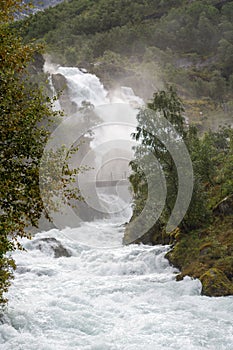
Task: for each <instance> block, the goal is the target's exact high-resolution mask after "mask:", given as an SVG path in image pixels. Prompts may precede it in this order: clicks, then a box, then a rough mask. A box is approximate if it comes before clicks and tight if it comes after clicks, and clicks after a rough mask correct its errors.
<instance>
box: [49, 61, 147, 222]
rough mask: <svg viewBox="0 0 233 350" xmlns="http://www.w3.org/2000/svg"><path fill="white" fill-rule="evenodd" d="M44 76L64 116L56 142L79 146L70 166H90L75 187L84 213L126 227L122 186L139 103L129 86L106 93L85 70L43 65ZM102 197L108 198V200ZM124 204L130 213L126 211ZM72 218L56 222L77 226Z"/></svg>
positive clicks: (126, 199)
mask: <svg viewBox="0 0 233 350" xmlns="http://www.w3.org/2000/svg"><path fill="white" fill-rule="evenodd" d="M44 71H45V72H47V73H49V74H50V77H51V78H50V79H51V80H50V81H51V84H52V89H53V91H55V92H56V93H59V94H60V95H59V101H58V102H59V104H60V106H61V108H62V109H63V110H64V112H65V120H64V125H65V127H64V128H63V129H64V130H63V131H64V135H61V136H59V137H58V139H59V140H58V142H60V141H61V138H62V139H63V140H64V143H65V144H66V143H67V144H69V143H70V140H71V139H72V140H73V143H74V144H79V151H78V152H77V154H75V155H73V156H72V158H71V164H72V166H78V167H80V166H85V167H89V170H88V171H86V172H84V173H82V174H79V176H78V177H77V182H76V185H77V186H78V187H79V189H80V191H81V194H82V196H83V197H84V199H85V203H86V204H87V205H88V207H89V209H90V208H91V211H92V210H94V212H95V213H94V214H93V215H91V217H92V219H93V217H95V216H96V213H97V212H99V213H104V214H107V215H110V216H111V215H112V216H114V215H116V216H119V215H122V220H123V221H124V222H125V221H126V220H127V219H128V218H129V217H130V214H129V213H131V208H130V201H131V194H130V192H129V190H128V187H129V183H128V182H127V178H128V176H129V174H130V169H129V165H128V164H129V162H130V160H131V159H132V158H133V150H132V147H133V146H134V144H135V142H134V141H132V139H131V134H132V132H134V130H135V127H136V115H137V112H138V107H139V106H141V105H142V104H143V101H142V99H140V98H139V97H137V96H135V94H134V92H133V90H132V88H131V87H125V86H122V87H120V88H118V89H115V90H113V91H107V90H106V89H105V88H104V86H103V84H102V83H101V81H100V80H99V78H98V77H97V76H95V75H94V74H90V73H88V72H87V71H86V70H85V69H79V68H77V67H61V66H58V65H54V64H52V63H50V62H48V61H46V62H45V66H44ZM66 119H67V124H66ZM74 124H75V127H74ZM76 134H77V135H76ZM122 180H123V182H122ZM101 181H102V182H101ZM110 183H111V184H112V185H111V186H110V185H109V184H110ZM105 184H106V186H105ZM117 184H119V185H117ZM98 186H101V190H100V189H98V188H97V187H98ZM106 196H110V197H109V198H111V199H110V201H109V200H108V199H107V197H106ZM113 196H115V200H113ZM113 202H114V204H113V205H111V204H112V203H113ZM124 203H125V204H126V205H127V206H128V207H129V208H130V209H126V208H125V204H124ZM78 205H79V206H82V204H78ZM121 211H122V213H121V214H119V213H120V212H121ZM86 212H87V210H86ZM124 213H128V214H124ZM59 215H60V214H59ZM88 215H89V214H88ZM71 216H72V215H71ZM71 216H70V215H67V218H69V219H66V220H65V217H63V218H62V219H60V220H59V222H62V223H63V224H62V225H63V227H65V226H68V225H69V226H72V227H75V226H76V225H77V222H76V221H75V220H73V219H71ZM97 217H99V216H98V215H97Z"/></svg>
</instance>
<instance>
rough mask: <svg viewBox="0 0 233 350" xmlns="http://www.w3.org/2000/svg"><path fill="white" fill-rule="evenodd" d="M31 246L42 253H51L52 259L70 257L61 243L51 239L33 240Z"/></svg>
mask: <svg viewBox="0 0 233 350" xmlns="http://www.w3.org/2000/svg"><path fill="white" fill-rule="evenodd" d="M32 244H33V246H34V247H35V248H36V249H39V250H41V251H42V252H45V253H48V252H49V251H51V252H53V255H54V258H60V257H62V256H65V257H70V256H71V255H72V254H71V253H70V251H68V249H66V248H65V247H63V245H62V244H61V242H59V241H58V240H57V239H56V238H53V237H45V238H38V239H35V240H34V241H33V242H32Z"/></svg>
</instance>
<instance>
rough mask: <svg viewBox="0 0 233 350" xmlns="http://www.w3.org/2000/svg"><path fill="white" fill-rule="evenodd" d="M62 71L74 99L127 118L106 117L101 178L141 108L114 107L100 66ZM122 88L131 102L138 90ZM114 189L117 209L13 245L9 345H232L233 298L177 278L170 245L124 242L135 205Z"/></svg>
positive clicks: (166, 348) (160, 349)
mask: <svg viewBox="0 0 233 350" xmlns="http://www.w3.org/2000/svg"><path fill="white" fill-rule="evenodd" d="M58 71H59V72H60V73H61V72H62V74H64V76H65V79H66V80H67V83H68V86H69V89H70V90H69V93H70V99H71V102H73V103H75V104H80V103H81V102H82V99H83V98H85V99H89V101H90V102H91V103H95V104H98V103H100V104H104V106H105V107H104V108H103V105H102V107H101V108H100V107H99V106H96V111H97V112H98V113H99V115H100V116H101V117H102V120H104V121H106V120H110V121H116V120H117V121H118V125H115V124H116V123H115V124H114V125H115V126H114V125H113V124H110V125H107V126H106V127H104V124H102V122H99V123H100V126H99V125H97V127H96V129H94V131H93V132H95V134H94V135H93V140H92V142H91V143H90V146H91V147H89V150H88V151H87V154H86V155H85V156H84V160H83V161H88V160H93V154H92V153H93V152H95V154H96V158H98V159H97V160H98V161H96V163H95V165H96V166H99V167H100V168H99V169H97V170H99V172H98V171H97V173H94V174H92V175H95V176H96V177H95V179H96V178H98V180H101V179H103V177H104V176H106V173H108V172H109V171H110V169H112V170H114V167H115V168H117V170H119V168H120V165H122V167H123V161H122V158H124V157H123V155H124V152H125V153H127V152H129V153H127V155H126V157H125V158H127V157H128V158H130V154H131V153H130V146H132V144H130V143H129V135H130V128H129V129H127V127H126V124H124V121H125V119H126V116H127V118H131V122H132V121H133V120H134V119H135V109H134V108H133V107H132V106H131V107H130V108H128V107H127V108H126V106H125V105H124V106H123V107H122V104H118V105H117V106H116V107H117V108H114V105H112V106H111V103H110V102H109V101H108V98H109V97H108V96H107V95H108V94H107V93H106V91H105V89H104V87H103V85H102V84H101V83H100V81H99V80H98V78H97V77H95V76H94V75H91V74H88V73H86V72H83V71H82V70H79V69H78V68H64V67H63V68H62V67H55V69H54V71H53V74H58V73H57V72H58ZM60 73H59V74H60ZM61 82H62V83H63V82H64V79H63V78H62V79H61ZM122 91H123V92H124V96H128V97H127V99H128V105H130V103H131V102H132V99H134V97H133V93H132V91H131V89H129V88H126V87H125V88H123V90H122ZM116 98H119V99H122V94H121V95H120V96H119V95H118V97H116ZM129 100H131V102H130V101H129ZM136 100H137V98H136ZM63 102H64V101H63ZM118 102H119V101H118ZM124 103H126V102H125V101H124ZM98 108H99V109H98ZM77 118H78V116H77ZM80 120H81V119H78V121H79V122H80ZM68 137H70V135H68ZM116 139H117V140H116ZM116 141H117V142H116ZM121 147H123V148H121ZM126 150H127V152H126ZM121 152H122V153H121ZM117 157H118V158H119V162H117ZM111 158H112V159H111ZM120 159H121V161H120ZM111 160H112V161H113V164H112V166H110V165H111ZM126 160H127V159H124V162H125V163H127V162H126ZM109 164H110V165H109ZM106 169H107V172H106ZM97 175H98V176H97ZM86 177H87V176H86V175H83V181H84V182H85V181H86ZM118 185H119V186H118ZM114 191H115V192H114ZM114 191H113V189H112V188H104V187H99V188H98V191H97V192H98V196H99V198H100V200H101V201H102V202H101V203H102V206H103V207H105V210H106V212H107V213H108V214H109V215H108V217H106V218H104V219H95V220H92V221H90V222H86V221H83V222H82V223H81V224H80V225H79V226H78V227H70V226H71V225H70V222H68V223H67V224H65V225H64V228H62V229H52V230H50V231H47V232H40V233H38V234H36V235H35V236H34V237H33V239H32V240H27V239H22V241H21V243H22V245H23V246H24V247H25V251H14V252H12V255H13V258H14V259H15V261H16V263H17V270H16V272H15V279H14V280H13V283H12V286H11V287H10V290H9V292H8V295H7V297H8V299H9V305H8V308H7V309H6V310H5V313H4V316H3V317H2V319H1V322H0V346H1V349H2V350H35V349H36V350H54V349H56V350H135V349H136V350H187V349H189V350H205V349H209V350H217V349H219V350H220V349H221V350H232V349H233V331H232V330H233V326H232V313H233V302H232V301H233V299H232V297H224V298H208V297H204V296H201V295H200V292H201V283H200V281H199V280H197V279H191V278H189V277H185V278H184V280H183V281H180V282H176V275H177V272H178V271H177V270H176V269H175V268H173V267H172V266H170V265H169V263H168V261H167V260H166V259H165V254H166V252H167V251H168V250H169V249H170V247H169V246H160V245H158V246H143V245H129V246H122V237H123V234H124V225H122V224H124V222H125V221H126V220H128V218H129V216H130V215H131V213H130V206H129V203H128V204H127V200H126V198H124V196H123V195H124V194H125V189H124V186H120V182H119V183H118V184H117V185H116V187H115V189H114ZM120 192H123V194H122V196H121V195H119V193H120ZM89 194H90V195H91V196H92V195H93V194H94V192H93V191H91V192H90V193H89ZM93 204H95V203H91V205H93ZM96 205H97V209H99V206H100V204H99V202H98V203H96ZM59 215H60V216H61V214H59ZM61 219H63V218H62V216H61ZM65 226H67V227H65Z"/></svg>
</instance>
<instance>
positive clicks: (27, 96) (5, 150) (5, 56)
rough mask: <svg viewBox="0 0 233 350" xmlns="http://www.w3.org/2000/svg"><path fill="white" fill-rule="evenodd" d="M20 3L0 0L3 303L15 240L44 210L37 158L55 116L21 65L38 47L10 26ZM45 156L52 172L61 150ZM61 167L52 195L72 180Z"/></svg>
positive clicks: (0, 276) (0, 299) (0, 259)
mask: <svg viewBox="0 0 233 350" xmlns="http://www.w3.org/2000/svg"><path fill="white" fill-rule="evenodd" d="M20 2H21V1H16V0H15V1H13V0H12V1H7V2H6V1H4V2H1V5H0V15H1V18H2V22H1V24H0V44H1V45H0V71H1V78H0V79H1V89H0V179H1V188H0V267H1V272H0V303H4V302H5V301H6V299H5V298H4V295H3V292H5V291H7V288H8V286H9V279H10V278H12V276H13V275H12V273H13V271H12V269H13V268H14V267H15V265H14V261H13V260H12V259H11V257H10V255H9V252H10V251H12V250H14V249H16V248H20V244H19V242H18V238H20V237H25V236H27V233H26V231H25V228H26V227H27V226H29V225H32V226H37V224H38V219H39V218H40V216H41V214H42V212H43V211H44V206H43V202H42V200H41V195H40V189H39V167H40V159H41V156H42V154H43V150H44V147H45V144H46V142H47V139H48V137H49V134H50V133H49V131H48V130H49V128H48V127H47V126H48V125H49V122H50V121H52V120H54V119H55V117H57V114H56V113H55V112H53V111H52V101H50V99H49V98H47V97H45V96H44V94H43V92H42V91H41V90H40V89H39V88H38V87H37V86H36V85H35V84H32V83H31V82H30V80H29V79H28V78H27V65H28V63H29V62H30V61H31V60H32V59H33V56H34V54H35V52H36V51H38V50H39V49H40V47H38V46H35V45H31V44H27V45H25V44H23V43H22V39H21V38H20V37H19V36H18V34H17V32H16V31H15V30H12V28H11V21H13V14H14V12H15V11H16V10H17V11H19V10H20ZM58 153H59V152H58ZM63 154H64V150H63ZM51 156H52V157H53V158H52V160H53V162H52V160H50V163H53V164H52V166H53V167H54V172H55V170H56V167H58V163H57V160H59V159H60V160H61V159H62V158H61V152H60V153H59V154H56V153H55V154H53V155H51ZM63 164H64V178H63V179H62V181H60V182H56V186H53V183H54V181H53V179H49V178H48V177H47V178H46V181H47V184H48V187H49V189H50V191H52V193H54V194H56V193H58V192H59V191H60V190H61V189H62V188H64V191H66V190H68V177H72V176H73V172H72V171H70V170H69V168H68V165H67V163H66V162H65V161H64V162H63ZM67 175H68V177H67ZM60 180H61V179H60ZM68 192H69V191H68ZM68 192H67V195H68V196H71V197H72V195H71V194H70V193H69V194H68ZM68 198H69V197H68Z"/></svg>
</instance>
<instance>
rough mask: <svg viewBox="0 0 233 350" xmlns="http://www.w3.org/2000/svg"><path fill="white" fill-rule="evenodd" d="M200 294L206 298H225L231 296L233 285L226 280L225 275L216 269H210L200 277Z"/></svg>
mask: <svg viewBox="0 0 233 350" xmlns="http://www.w3.org/2000/svg"><path fill="white" fill-rule="evenodd" d="M200 281H201V283H202V294H204V295H207V296H215V297H219V296H226V295H232V294H233V284H232V283H231V282H230V281H229V280H228V278H227V277H226V275H225V274H224V273H223V272H222V271H220V270H218V269H216V268H211V269H209V270H208V271H207V272H205V273H204V274H203V275H202V276H201V277H200Z"/></svg>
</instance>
